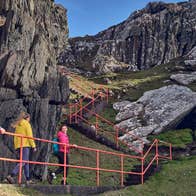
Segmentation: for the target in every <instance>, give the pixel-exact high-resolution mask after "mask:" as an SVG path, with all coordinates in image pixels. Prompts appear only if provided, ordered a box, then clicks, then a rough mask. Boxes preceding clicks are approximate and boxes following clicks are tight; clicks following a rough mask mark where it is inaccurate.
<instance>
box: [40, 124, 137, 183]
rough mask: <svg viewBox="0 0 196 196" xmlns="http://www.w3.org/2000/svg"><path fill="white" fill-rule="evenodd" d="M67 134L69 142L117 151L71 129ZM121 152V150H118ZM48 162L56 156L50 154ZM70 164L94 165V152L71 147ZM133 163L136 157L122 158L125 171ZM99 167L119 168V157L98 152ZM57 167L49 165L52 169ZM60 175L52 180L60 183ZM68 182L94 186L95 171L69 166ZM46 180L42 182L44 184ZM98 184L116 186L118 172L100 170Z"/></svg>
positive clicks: (118, 179)
mask: <svg viewBox="0 0 196 196" xmlns="http://www.w3.org/2000/svg"><path fill="white" fill-rule="evenodd" d="M68 130H69V131H68V135H69V138H70V143H71V144H77V145H79V146H85V147H89V148H94V149H99V150H105V151H110V152H118V151H115V150H112V149H110V148H108V147H107V146H105V145H101V144H99V143H97V142H95V141H93V140H90V139H89V138H87V137H86V136H84V135H82V134H80V133H78V132H77V131H74V130H73V129H71V128H69V129H68ZM120 153H121V152H120ZM50 162H57V159H56V157H54V156H52V157H51V160H50ZM70 164H71V165H81V166H88V167H94V168H95V167H96V152H87V151H84V150H77V149H74V148H73V149H71V152H70ZM134 164H138V161H137V160H136V159H130V158H126V159H125V160H124V169H125V171H130V170H131V169H132V167H133V165H134ZM100 167H101V168H104V169H114V170H120V157H119V156H114V155H105V154H103V153H100ZM55 168H57V167H51V166H50V169H52V170H54V169H55ZM61 179H62V175H59V176H58V177H57V179H56V180H55V181H54V183H55V184H60V181H61ZM67 181H68V183H69V184H71V185H81V186H85V185H88V186H95V185H96V171H89V170H81V169H75V168H70V169H69V175H68V179H67ZM45 183H47V182H44V183H43V184H45ZM100 185H105V186H107V185H108V186H117V185H120V175H119V174H118V173H110V172H103V171H101V172H100Z"/></svg>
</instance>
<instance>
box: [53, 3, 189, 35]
mask: <svg viewBox="0 0 196 196" xmlns="http://www.w3.org/2000/svg"><path fill="white" fill-rule="evenodd" d="M163 1H164V2H173V3H175V2H180V1H181V0H163ZM184 1H185V0H184ZM55 2H56V3H59V4H62V5H63V6H64V7H65V8H66V9H67V14H68V26H69V37H77V36H85V35H95V34H97V33H98V32H100V31H102V30H105V29H107V28H109V27H110V26H113V25H116V24H118V23H120V22H122V21H124V20H126V19H127V18H128V17H129V15H130V14H131V13H132V12H133V11H135V10H138V9H142V8H144V7H145V6H146V4H147V3H149V2H152V1H149V0H55Z"/></svg>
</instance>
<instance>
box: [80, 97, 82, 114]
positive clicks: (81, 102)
mask: <svg viewBox="0 0 196 196" xmlns="http://www.w3.org/2000/svg"><path fill="white" fill-rule="evenodd" d="M80 117H82V99H80Z"/></svg>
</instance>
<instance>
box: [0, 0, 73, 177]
mask: <svg viewBox="0 0 196 196" xmlns="http://www.w3.org/2000/svg"><path fill="white" fill-rule="evenodd" d="M0 16H1V18H5V19H6V20H5V23H4V25H3V26H1V27H0V111H1V113H0V125H1V126H2V127H5V128H6V129H7V130H9V131H14V130H13V129H12V128H11V127H10V124H11V123H12V122H13V121H14V120H15V119H16V117H17V116H18V115H19V113H20V111H22V110H24V111H27V112H29V113H30V114H31V124H32V127H33V132H34V136H35V137H39V138H45V139H51V138H52V137H53V135H54V134H55V131H56V127H57V123H58V121H59V119H60V117H61V106H60V104H62V103H63V104H64V103H66V101H67V99H68V97H69V84H68V80H67V78H66V77H64V76H62V75H61V74H60V73H59V72H58V67H57V61H56V59H57V58H58V55H59V53H60V52H61V51H62V49H63V48H64V47H65V46H66V45H67V41H68V26H67V14H66V9H65V8H63V7H61V6H60V5H55V4H54V2H53V1H51V0H29V1H17V0H10V1H0ZM2 138H3V139H2ZM36 143H37V148H38V151H37V152H36V154H35V156H34V158H35V160H37V161H48V159H49V149H50V145H49V144H47V143H40V142H36ZM0 148H1V149H3V150H1V151H0V157H1V156H7V157H14V155H13V152H14V151H13V141H12V138H11V137H6V136H3V137H1V138H0ZM11 167H13V164H10V163H6V165H5V163H4V162H2V161H0V176H1V179H3V178H4V177H5V175H7V173H8V170H10V168H11ZM31 168H32V169H33V175H36V176H41V177H43V176H45V174H46V167H42V166H36V167H35V166H32V167H31Z"/></svg>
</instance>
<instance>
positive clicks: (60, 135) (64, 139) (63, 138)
mask: <svg viewBox="0 0 196 196" xmlns="http://www.w3.org/2000/svg"><path fill="white" fill-rule="evenodd" d="M57 137H58V140H59V142H61V143H64V144H66V145H69V138H68V136H67V135H66V134H65V133H64V132H62V131H59V132H58V134H57ZM59 151H60V152H64V145H63V144H60V147H59ZM66 153H69V146H66Z"/></svg>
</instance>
